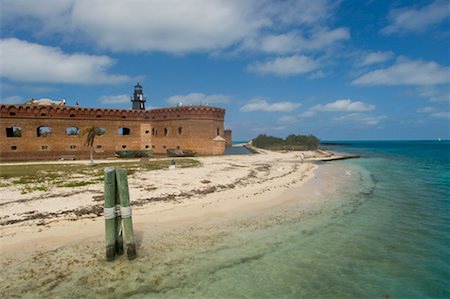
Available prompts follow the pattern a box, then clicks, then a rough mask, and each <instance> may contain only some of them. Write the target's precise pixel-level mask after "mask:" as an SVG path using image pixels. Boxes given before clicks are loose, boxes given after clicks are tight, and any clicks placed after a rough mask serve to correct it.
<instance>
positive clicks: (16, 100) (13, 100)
mask: <svg viewBox="0 0 450 299" xmlns="http://www.w3.org/2000/svg"><path fill="white" fill-rule="evenodd" d="M25 102H26V100H25V99H24V98H23V97H21V96H10V97H6V98H1V99H0V103H1V104H24V103H25Z"/></svg>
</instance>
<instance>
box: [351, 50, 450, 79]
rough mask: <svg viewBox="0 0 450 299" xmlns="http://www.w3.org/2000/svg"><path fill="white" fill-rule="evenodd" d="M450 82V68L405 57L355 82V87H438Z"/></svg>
mask: <svg viewBox="0 0 450 299" xmlns="http://www.w3.org/2000/svg"><path fill="white" fill-rule="evenodd" d="M449 82H450V68H449V67H447V66H442V65H439V64H437V63H436V62H434V61H431V62H426V61H420V60H417V61H414V60H409V59H406V58H404V57H400V58H399V59H397V61H396V63H395V64H394V65H392V66H390V67H388V68H384V69H378V70H375V71H371V72H369V73H367V74H364V75H362V76H361V77H359V78H357V79H355V80H353V82H352V84H354V85H436V84H445V83H447V84H448V83H449Z"/></svg>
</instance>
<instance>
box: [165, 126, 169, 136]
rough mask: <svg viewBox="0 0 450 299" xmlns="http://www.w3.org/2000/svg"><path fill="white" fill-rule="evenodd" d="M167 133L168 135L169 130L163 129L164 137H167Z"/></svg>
mask: <svg viewBox="0 0 450 299" xmlns="http://www.w3.org/2000/svg"><path fill="white" fill-rule="evenodd" d="M168 133H169V130H167V128H164V136H167V134H168Z"/></svg>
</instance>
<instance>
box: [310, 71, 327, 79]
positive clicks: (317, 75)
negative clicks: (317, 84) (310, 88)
mask: <svg viewBox="0 0 450 299" xmlns="http://www.w3.org/2000/svg"><path fill="white" fill-rule="evenodd" d="M325 77H326V75H325V73H324V72H323V71H322V70H318V71H316V72H314V73H312V74H311V75H309V76H308V79H322V78H325Z"/></svg>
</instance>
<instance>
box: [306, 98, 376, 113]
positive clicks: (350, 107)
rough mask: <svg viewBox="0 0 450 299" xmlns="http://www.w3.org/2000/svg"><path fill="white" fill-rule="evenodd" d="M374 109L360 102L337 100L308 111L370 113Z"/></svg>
mask: <svg viewBox="0 0 450 299" xmlns="http://www.w3.org/2000/svg"><path fill="white" fill-rule="evenodd" d="M374 108H375V106H374V105H372V104H367V103H363V102H360V101H356V102H352V100H350V99H343V100H337V101H334V102H332V103H328V104H325V105H316V106H313V107H311V108H310V111H370V110H373V109H374Z"/></svg>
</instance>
